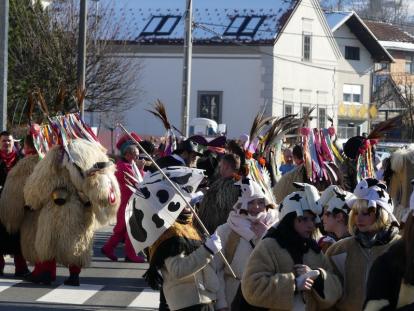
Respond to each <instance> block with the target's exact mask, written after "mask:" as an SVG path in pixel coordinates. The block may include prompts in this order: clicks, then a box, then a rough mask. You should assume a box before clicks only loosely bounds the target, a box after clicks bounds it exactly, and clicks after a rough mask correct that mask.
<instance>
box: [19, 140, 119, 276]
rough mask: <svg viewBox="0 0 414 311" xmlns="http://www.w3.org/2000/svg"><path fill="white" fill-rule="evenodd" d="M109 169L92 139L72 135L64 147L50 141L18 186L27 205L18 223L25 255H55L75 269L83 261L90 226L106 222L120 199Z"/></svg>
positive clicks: (35, 257) (90, 240) (90, 236)
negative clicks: (36, 162) (20, 185)
mask: <svg viewBox="0 0 414 311" xmlns="http://www.w3.org/2000/svg"><path fill="white" fill-rule="evenodd" d="M114 173H115V166H114V165H113V163H112V162H111V161H110V160H109V158H108V157H107V156H106V154H105V150H103V148H102V147H101V146H100V145H98V144H96V143H91V142H89V141H86V140H84V139H76V140H73V141H71V142H70V143H69V144H68V146H67V151H65V149H64V148H63V147H61V146H55V147H53V148H52V149H51V150H50V151H49V152H48V153H47V154H46V156H45V158H44V159H43V160H42V161H40V162H39V163H38V164H37V165H36V167H35V169H34V171H33V173H32V174H31V175H30V177H29V178H28V179H27V182H26V185H25V186H24V199H25V202H26V205H27V206H28V207H29V208H30V209H31V210H32V212H31V213H29V215H28V218H27V219H25V221H23V224H22V228H21V240H22V241H21V245H22V251H23V254H24V255H25V256H26V258H27V259H28V260H29V261H31V262H36V263H38V262H45V261H51V260H56V262H57V263H60V264H63V265H65V266H69V267H71V266H76V267H78V270H79V272H80V268H81V267H85V266H88V265H89V263H90V259H91V252H92V246H93V233H94V229H95V228H96V227H97V225H105V224H107V223H108V221H109V220H110V219H112V218H113V217H114V215H115V214H116V210H117V208H118V206H119V203H120V190H119V185H118V183H117V181H116V178H115V175H114ZM26 220H28V221H26ZM33 222H35V223H36V224H37V225H36V226H33V225H30V224H32V223H33ZM29 226H30V227H29Z"/></svg>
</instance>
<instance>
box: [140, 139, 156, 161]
mask: <svg viewBox="0 0 414 311" xmlns="http://www.w3.org/2000/svg"><path fill="white" fill-rule="evenodd" d="M140 145H141V147H142V148H143V149H144V150H145V151H146V152H147V153H148V154H149V155H150V156H151V157H152V156H153V155H154V152H155V145H154V144H153V143H152V142H151V141H150V140H143V141H142V142H140ZM141 156H142V157H145V155H144V154H141Z"/></svg>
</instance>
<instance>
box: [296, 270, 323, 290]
mask: <svg viewBox="0 0 414 311" xmlns="http://www.w3.org/2000/svg"><path fill="white" fill-rule="evenodd" d="M319 274H320V272H319V270H310V271H309V272H307V273H305V274H302V275H300V276H298V277H297V278H296V279H295V283H296V290H298V291H305V290H311V289H312V286H313V280H316V279H317V277H318V276H319Z"/></svg>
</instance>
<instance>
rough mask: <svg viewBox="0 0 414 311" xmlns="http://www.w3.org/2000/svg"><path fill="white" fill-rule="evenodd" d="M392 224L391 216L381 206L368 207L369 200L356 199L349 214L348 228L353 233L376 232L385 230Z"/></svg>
mask: <svg viewBox="0 0 414 311" xmlns="http://www.w3.org/2000/svg"><path fill="white" fill-rule="evenodd" d="M390 224H391V217H390V215H389V213H388V212H387V211H385V210H384V209H383V208H381V207H380V206H377V207H368V201H367V200H364V199H357V200H355V202H354V204H353V205H352V209H351V212H350V214H349V223H348V230H349V232H350V233H351V234H355V233H356V232H357V231H360V232H363V233H376V232H379V231H381V230H384V229H385V228H387V227H388V226H389V225H390Z"/></svg>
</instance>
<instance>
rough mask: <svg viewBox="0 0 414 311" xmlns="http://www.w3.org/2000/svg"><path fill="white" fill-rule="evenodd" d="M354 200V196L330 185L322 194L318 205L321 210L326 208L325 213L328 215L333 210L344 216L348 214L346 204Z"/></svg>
mask: <svg viewBox="0 0 414 311" xmlns="http://www.w3.org/2000/svg"><path fill="white" fill-rule="evenodd" d="M354 198H355V196H354V195H353V194H352V193H351V192H348V191H345V190H342V189H341V188H339V187H338V186H337V185H331V186H329V187H328V188H326V189H325V190H324V191H323V192H322V195H321V197H320V199H319V205H320V206H321V207H322V208H324V207H325V206H326V211H327V212H330V213H332V211H333V210H334V209H339V210H340V211H342V212H344V213H345V214H348V213H349V211H350V207H349V206H348V205H347V202H349V201H350V200H351V199H354Z"/></svg>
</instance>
